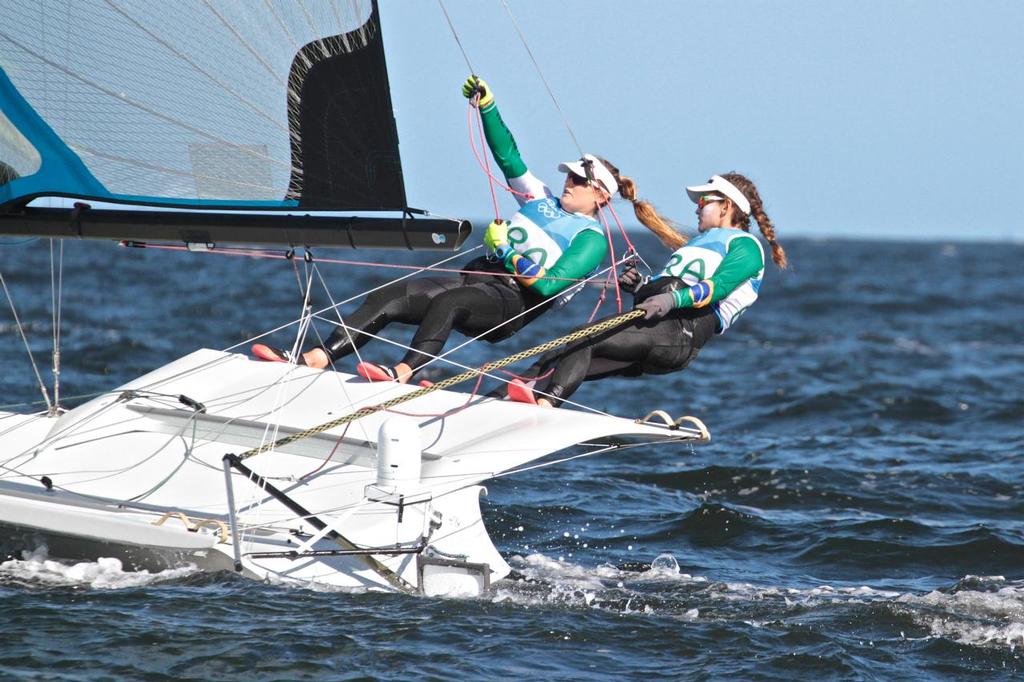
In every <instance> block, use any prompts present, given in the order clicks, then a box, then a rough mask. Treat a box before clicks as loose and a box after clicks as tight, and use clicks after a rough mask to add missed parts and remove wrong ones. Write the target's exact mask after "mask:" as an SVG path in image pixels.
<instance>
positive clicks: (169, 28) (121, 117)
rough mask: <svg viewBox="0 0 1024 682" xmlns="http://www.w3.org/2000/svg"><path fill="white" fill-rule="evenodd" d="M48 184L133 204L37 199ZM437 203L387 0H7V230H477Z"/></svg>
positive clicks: (454, 239)
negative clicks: (395, 106)
mask: <svg viewBox="0 0 1024 682" xmlns="http://www.w3.org/2000/svg"><path fill="white" fill-rule="evenodd" d="M44 196H56V197H69V198H72V199H75V200H82V201H86V202H113V203H115V204H130V205H132V206H131V207H130V208H131V209H132V212H131V215H130V216H128V217H123V216H122V217H117V216H114V215H113V213H111V212H110V209H106V210H101V209H99V208H90V209H88V210H83V209H81V208H80V209H79V210H78V211H77V212H76V213H75V215H74V217H73V219H72V218H70V217H69V214H68V213H67V211H65V212H64V213H63V214H61V213H59V212H55V211H56V209H50V210H42V209H37V208H34V207H31V206H28V204H29V202H30V201H32V200H33V199H36V198H38V197H44ZM140 207H153V208H156V209H161V210H148V211H147V210H139V209H140ZM126 208H128V207H126ZM163 209H179V210H181V209H189V210H191V211H211V210H218V211H236V212H246V211H259V212H267V211H272V212H273V211H276V212H280V213H281V214H280V215H275V216H272V217H270V218H267V217H266V216H260V217H254V218H253V220H252V221H248V222H247V219H245V218H239V216H238V215H236V216H234V217H233V218H231V219H227V218H225V219H219V218H216V217H211V215H210V214H206V215H203V216H196V215H192V214H190V213H189V211H180V212H176V211H167V210H163ZM289 211H292V212H294V211H302V215H301V216H297V215H291V214H287V213H286V212H289ZM328 211H332V212H338V211H346V212H356V211H358V212H364V211H391V212H397V213H399V214H400V215H399V216H398V217H378V216H361V217H358V218H355V217H352V216H345V217H344V218H338V217H337V216H330V215H319V214H318V213H319V212H328ZM114 212H115V213H116V209H115V210H114ZM423 214H424V212H423V211H418V210H416V209H411V208H409V207H408V206H407V205H406V195H405V188H404V180H403V177H402V167H401V159H400V156H399V151H398V134H397V130H396V128H395V122H394V115H393V111H392V106H391V98H390V89H389V84H388V77H387V67H386V63H385V57H384V48H383V40H382V37H381V32H380V21H379V16H378V10H377V5H376V2H371V3H367V2H365V0H364V1H363V2H360V1H358V0H348V1H339V2H334V1H331V2H322V3H313V4H311V5H309V6H306V5H305V4H303V3H294V2H290V1H286V0H272V1H270V2H266V3H260V4H257V3H250V2H228V3H207V2H202V1H201V0H183V1H181V2H175V3H163V2H159V3H157V2H152V1H147V0H134V1H128V2H122V3H119V4H117V5H114V4H113V3H101V2H91V1H83V0H11V1H10V2H8V3H5V20H4V23H3V25H2V26H0V231H2V232H5V233H8V234H41V235H49V236H81V237H99V238H123V239H157V238H159V239H168V238H170V239H181V240H183V241H190V240H191V241H207V242H219V241H235V242H237V241H242V242H261V243H267V242H270V243H278V242H279V243H282V244H291V245H303V244H306V243H307V242H306V241H303V240H309V241H310V242H312V243H316V244H330V245H340V246H383V247H387V246H394V247H402V248H443V249H452V248H456V247H457V246H458V245H460V244H461V243H462V241H463V240H464V239H465V237H466V236H467V235H468V233H469V229H470V228H469V225H468V223H466V222H465V221H458V220H444V219H436V218H425V217H422V216H423ZM213 215H214V216H215V215H216V214H213ZM275 221H276V223H277V224H279V226H280V229H279V230H277V231H276V232H275V229H274V227H275ZM341 221H344V222H341ZM367 221H383V222H372V224H371V222H367ZM133 222H134V223H136V224H137V227H135V228H133V227H132V226H131V225H132V223H133ZM218 222H222V223H223V224H224V226H223V228H221V229H218ZM249 222H251V223H252V224H253V229H251V230H246V228H245V226H246V224H248V223H249ZM353 227H355V228H357V229H356V230H355V232H353ZM257 228H258V229H257ZM360 235H361V238H359V239H357V236H360ZM370 235H372V237H370ZM371 242H372V243H371ZM310 245H311V244H310Z"/></svg>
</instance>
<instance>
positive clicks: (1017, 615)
mask: <svg viewBox="0 0 1024 682" xmlns="http://www.w3.org/2000/svg"><path fill="white" fill-rule="evenodd" d="M783 243H784V244H785V246H786V247H787V250H788V252H789V255H790V259H791V261H792V268H791V269H790V270H789V271H787V272H784V273H780V272H779V271H778V270H777V269H774V268H773V267H771V266H769V270H768V272H767V274H766V278H765V284H764V287H763V290H762V297H761V299H760V300H759V301H758V303H757V305H756V306H755V307H754V308H753V309H752V310H751V311H749V312H748V313H747V315H746V316H745V317H744V318H743V320H742V321H740V322H739V323H738V324H737V326H736V327H735V328H734V329H732V330H730V332H729V334H727V335H726V336H724V337H720V338H715V339H713V340H712V341H711V342H710V343H709V345H708V346H707V347H706V348H705V349H704V351H703V352H702V353H701V356H700V358H699V359H698V360H697V361H696V362H695V363H694V365H692V366H691V367H690V368H689V369H687V370H686V371H685V372H682V373H678V374H674V375H669V376H662V377H647V378H643V379H633V380H625V379H622V380H607V381H602V382H596V383H591V384H586V385H584V387H583V388H582V389H581V390H580V391H579V392H578V393H577V394H576V399H578V400H579V401H580V402H583V403H586V404H588V405H593V406H595V407H599V408H601V409H605V410H609V411H612V412H616V413H619V414H622V415H624V416H640V413H641V412H645V411H648V410H651V409H657V408H661V409H666V410H668V411H670V412H672V413H674V414H682V413H687V414H693V415H696V416H698V417H700V418H701V419H703V420H704V421H705V423H706V424H707V425H708V427H709V428H710V430H711V432H712V437H713V440H712V441H711V442H710V443H709V444H706V445H703V446H698V447H696V448H689V447H685V446H682V447H681V446H673V447H660V448H659V447H648V448H643V449H637V450H629V451H626V452H622V453H617V454H614V453H613V454H608V455H603V456H599V457H593V458H587V459H581V460H576V461H573V462H569V463H564V464H559V465H556V466H551V467H547V468H542V469H537V470H533V471H528V472H525V473H523V474H521V475H519V476H515V477H508V478H503V479H499V480H496V481H493V482H491V483H490V484H489V486H488V488H489V496H488V497H486V498H485V499H484V515H485V520H486V522H487V525H488V527H489V528H490V530H491V533H492V536H493V538H494V539H495V542H496V544H497V546H498V548H499V549H500V550H501V551H502V552H503V554H504V555H505V556H506V557H507V558H508V560H509V561H510V563H511V564H512V565H513V566H514V567H515V573H514V576H513V578H512V579H510V580H506V581H503V582H501V583H499V584H497V585H496V586H495V588H494V590H493V592H492V593H490V594H488V595H486V596H484V597H481V598H477V599H430V598H422V597H410V596H404V595H391V594H373V593H366V594H351V593H339V592H330V591H317V590H313V589H304V588H298V587H281V586H275V585H267V584H261V583H257V582H251V581H247V580H244V579H241V578H238V577H236V576H234V575H227V574H224V575H209V574H200V573H196V572H195V571H193V570H191V569H189V568H187V567H186V568H182V569H176V570H173V571H166V572H163V573H158V574H150V573H146V572H131V571H125V570H123V568H122V566H120V564H118V563H117V561H116V560H112V559H100V560H99V561H97V562H90V563H84V564H76V565H68V564H60V563H57V562H55V561H52V560H50V559H48V558H47V557H45V556H44V555H41V554H38V553H37V554H32V553H28V554H20V553H19V554H16V555H14V556H9V557H0V677H5V678H20V679H47V680H50V679H66V680H87V679H147V680H161V679H166V680H171V679H174V680H180V679H194V680H209V679H239V678H243V677H244V678H246V679H256V680H277V679H280V680H295V679H364V678H366V679H369V678H377V679H419V678H426V679H447V678H482V679H497V678H509V677H520V678H524V679H570V678H578V677H583V676H586V677H587V678H589V679H619V678H625V677H628V678H666V677H667V678H685V679H752V680H753V679H758V680H761V679H764V680H790V679H793V678H801V679H803V678H812V677H813V678H821V679H879V680H901V679H907V680H910V679H943V678H945V679H973V678H977V679H986V680H987V679H1016V678H1019V677H1020V676H1021V675H1022V674H1024V660H1022V657H1021V656H1022V653H1021V650H1022V648H1024V523H1022V519H1024V496H1022V487H1024V466H1022V464H1024V428H1022V422H1024V419H1022V418H1024V344H1022V343H1021V340H1020V334H1021V332H1022V329H1024V326H1022V322H1024V291H1022V289H1021V287H1020V286H1019V281H1020V274H1019V273H1020V263H1021V261H1022V259H1024V245H1019V244H1018V245H998V246H997V245H991V244H966V243H955V244H954V243H948V244H947V243H897V242H866V241H865V242H857V241H830V240H820V241H817V240H814V241H812V240H795V239H794V240H784V242H783ZM639 245H640V249H641V252H642V253H643V254H644V256H645V257H647V259H648V260H649V261H650V262H652V263H657V262H660V261H663V260H664V253H663V252H662V251H660V250H659V247H658V246H657V244H656V243H654V242H652V241H650V240H641V241H640V242H639ZM54 254H55V255H56V254H59V251H55V252H54ZM316 256H317V257H318V258H319V259H323V260H326V259H332V258H333V259H358V260H381V259H384V258H386V259H387V262H390V263H418V264H426V263H429V262H432V261H433V260H436V259H437V258H438V256H436V255H431V254H399V255H397V256H396V255H395V254H394V253H375V252H348V251H330V252H328V251H318V252H317V253H316ZM63 259H64V268H63V276H62V280H61V283H62V288H63V292H62V306H61V347H62V350H63V367H62V370H63V371H62V392H63V393H62V394H63V395H64V396H65V397H66V402H67V403H68V404H74V403H75V402H76V400H80V399H78V398H76V397H75V396H81V395H86V394H89V393H91V392H93V391H100V390H105V389H109V388H112V387H114V386H116V385H118V384H121V383H123V382H125V381H128V380H129V379H132V378H134V377H135V376H138V375H139V374H141V373H143V372H146V371H148V370H150V369H152V368H153V367H156V366H158V365H161V364H163V363H165V362H167V361H169V360H171V359H173V358H175V357H178V356H180V355H183V354H185V353H188V352H190V351H192V350H194V349H196V348H198V347H201V346H209V347H214V348H226V347H229V346H232V345H234V344H237V343H239V342H241V341H243V340H245V339H246V338H248V337H250V336H252V335H254V334H257V333H259V332H261V331H264V330H266V329H269V328H273V327H276V326H277V325H279V324H282V323H284V322H287V321H288V320H290V319H292V318H293V317H294V316H295V314H296V313H297V311H298V307H299V304H300V295H299V288H298V285H297V280H296V274H295V270H294V269H293V264H292V263H291V262H288V261H283V260H275V259H260V260H256V259H250V258H240V257H229V256H218V255H210V254H188V253H177V252H164V251H155V250H134V249H120V248H118V247H116V246H113V245H110V244H105V243H67V244H66V245H65V247H64V252H63ZM50 262H51V249H50V244H49V242H46V241H35V242H23V241H17V240H7V241H6V242H4V245H3V246H0V272H2V273H3V275H4V278H5V281H6V282H7V285H8V287H9V288H10V290H11V293H12V295H13V296H14V300H15V302H16V304H17V306H18V307H17V309H18V313H19V315H20V316H21V318H22V320H23V322H25V323H26V332H27V334H28V337H29V340H30V343H31V345H32V348H33V349H34V351H35V355H36V358H37V361H38V362H39V363H40V371H42V372H44V376H45V372H46V369H47V367H48V364H49V347H50V343H51V340H52V336H53V312H52V296H51V279H52V275H51V269H50ZM456 262H458V261H456ZM294 267H298V268H299V270H300V271H301V269H302V267H303V266H302V264H301V263H299V264H295V265H294ZM319 270H320V272H322V273H323V275H324V278H325V281H326V282H327V283H328V284H329V286H330V294H331V296H333V297H334V298H336V299H340V298H345V297H348V296H352V295H355V294H357V293H358V292H360V291H362V290H365V289H367V288H369V287H371V286H376V285H378V284H380V283H381V282H383V281H385V280H386V279H387V278H389V277H393V276H395V275H396V274H400V271H395V270H385V269H381V268H374V267H365V266H355V265H339V264H329V263H322V264H321V265H320V266H319ZM596 296H597V291H596V290H591V291H588V292H586V293H585V294H582V295H581V296H580V297H578V299H577V300H576V301H574V302H573V304H572V305H571V306H570V307H569V308H567V309H566V312H565V314H559V315H550V316H547V317H542V318H540V319H539V320H538V321H537V322H535V323H534V324H533V325H532V326H531V327H528V328H527V329H525V330H524V331H523V332H521V333H520V334H519V335H517V336H515V337H513V338H512V339H510V340H508V341H505V342H503V343H501V344H500V345H497V346H493V345H486V344H473V345H471V346H470V347H468V348H467V349H465V351H464V352H460V355H459V356H458V359H459V360H460V361H463V362H467V363H470V364H476V363H482V362H484V361H487V360H490V359H494V358H497V357H502V356H504V355H506V354H509V353H511V352H514V351H516V350H519V349H521V348H524V347H527V346H530V345H533V344H535V343H538V342H541V341H543V340H546V339H548V338H551V337H554V336H557V335H559V334H561V333H563V332H564V331H566V330H568V329H569V328H570V327H572V326H574V325H576V324H579V323H580V322H582V321H584V320H585V319H586V318H587V316H588V315H589V314H590V312H591V309H592V307H593V304H594V301H595V298H596ZM326 302H327V296H326V294H324V293H323V292H322V291H321V292H320V293H319V294H318V300H317V303H318V304H326ZM610 305H611V304H610V303H606V304H605V307H604V308H603V310H604V311H606V312H612V310H613V308H611V307H610ZM0 331H2V335H0V343H2V348H3V350H4V352H3V353H2V356H0V370H2V371H0V390H2V393H0V395H2V398H0V401H2V402H3V403H5V404H6V405H13V404H20V403H26V402H29V401H34V400H38V399H39V392H38V389H37V388H36V386H35V382H34V378H33V377H34V375H33V374H32V370H31V366H30V365H29V363H28V360H27V356H26V353H25V351H24V348H23V345H22V342H21V340H20V337H19V336H17V334H16V331H15V326H14V324H13V319H12V317H11V315H10V312H9V310H8V309H7V308H6V307H5V308H4V311H3V313H0ZM393 336H394V338H396V339H400V340H404V339H408V332H407V331H402V330H398V329H396V330H395V333H394V335H393ZM273 338H274V340H276V341H278V342H280V343H286V342H287V341H288V337H287V335H286V333H284V332H282V333H279V334H278V335H276V336H275V337H273ZM373 348H374V347H373V346H368V347H367V355H368V356H369V357H372V358H379V359H381V360H382V361H388V360H395V359H396V358H397V356H398V353H399V352H398V351H397V350H395V349H392V348H390V347H387V346H384V345H383V344H382V345H380V346H378V347H377V350H376V351H374V350H373ZM444 374H445V372H444V371H441V370H438V371H432V377H431V378H436V377H437V376H443V375H444ZM6 409H19V410H30V409H38V405H35V406H25V405H21V406H19V407H16V408H15V407H7V408H6ZM523 437H524V438H529V434H528V433H524V434H523Z"/></svg>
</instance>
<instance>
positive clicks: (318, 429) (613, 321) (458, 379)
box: [238, 310, 644, 460]
mask: <svg viewBox="0 0 1024 682" xmlns="http://www.w3.org/2000/svg"><path fill="white" fill-rule="evenodd" d="M643 316H644V311H643V310H631V311H629V312H628V313H623V314H621V315H616V316H615V317H610V318H608V319H607V320H604V321H602V322H598V323H597V324H592V325H590V326H588V327H584V328H583V329H578V330H576V331H574V332H572V333H570V334H566V335H565V336H560V337H559V338H557V339H552V340H551V341H548V342H546V343H542V344H540V345H539V346H534V347H533V348H527V349H526V350H523V351H520V352H518V353H516V354H514V355H510V356H508V357H506V358H502V359H500V360H494V361H492V362H488V363H487V364H485V365H483V366H481V367H479V368H477V369H471V370H469V371H466V372H463V373H462V374H457V375H455V376H453V377H449V378H447V379H444V380H442V381H439V382H437V383H436V384H434V385H432V386H430V387H427V388H420V389H417V390H415V391H413V392H412V393H406V394H405V395H401V396H397V397H395V398H392V399H391V400H387V401H385V402H382V403H378V404H376V405H370V406H369V407H363V408H360V409H358V410H356V411H355V412H352V413H351V414H347V415H345V416H343V417H338V418H337V419H333V420H331V421H329V422H325V423H323V424H320V425H319V426H314V427H312V428H309V429H306V430H305V431H300V432H298V433H294V434H292V435H290V436H285V437H284V438H281V439H279V440H276V441H274V442H273V443H269V444H267V445H261V446H260V447H257V448H253V449H251V450H247V451H246V452H243V453H242V454H240V455H238V459H239V460H243V459H248V458H249V457H254V456H256V455H259V454H262V453H264V452H269V451H271V450H274V449H275V448H279V447H281V446H284V445H287V444H289V443H294V442H295V441H297V440H302V439H303V438H308V437H309V436H315V435H316V434H318V433H323V432H324V431H327V430H329V429H333V428H335V427H337V426H342V425H344V424H348V423H351V422H354V421H356V420H358V419H362V418H363V417H368V416H370V415H371V414H376V413H377V412H382V411H384V410H387V409H389V408H392V407H395V406H396V405H401V404H402V403H406V402H409V401H410V400H415V399H416V398H419V397H420V396H424V395H427V394H428V393H433V392H434V391H440V390H442V389H446V388H448V387H450V386H454V385H455V384H459V383H462V382H463V381H467V380H469V379H474V378H476V377H478V376H480V375H482V374H485V373H487V372H491V371H493V370H496V369H501V368H502V367H506V366H508V365H511V364H513V363H516V362H519V361H520V360H525V359H526V358H531V357H533V356H535V355H540V354H541V353H546V352H547V351H549V350H553V349H555V348H558V347H559V346H563V345H565V344H567V343H572V342H573V341H577V340H579V339H582V338H585V337H587V336H593V335H595V334H600V333H601V332H605V331H608V330H609V329H614V328H616V327H619V326H621V325H623V324H626V323H627V322H631V321H633V320H638V319H640V318H642V317H643Z"/></svg>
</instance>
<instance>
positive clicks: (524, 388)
mask: <svg viewBox="0 0 1024 682" xmlns="http://www.w3.org/2000/svg"><path fill="white" fill-rule="evenodd" d="M508 399H509V400H512V401H515V402H517V403H529V404H530V405H536V404H537V398H536V397H535V396H534V395H533V389H532V388H530V387H529V386H528V385H527V384H526V382H525V381H522V380H520V379H513V380H512V381H510V382H508Z"/></svg>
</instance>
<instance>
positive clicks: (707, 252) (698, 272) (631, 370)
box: [524, 228, 764, 405]
mask: <svg viewBox="0 0 1024 682" xmlns="http://www.w3.org/2000/svg"><path fill="white" fill-rule="evenodd" d="M763 277H764V250H763V249H762V248H761V243H760V242H759V241H758V240H757V238H756V237H754V236H753V235H751V234H749V233H747V232H744V231H742V230H739V229H735V228H713V229H710V230H708V231H707V232H704V233H703V234H701V235H699V236H697V237H695V238H694V239H693V240H691V241H690V242H689V243H687V244H686V245H685V246H683V247H681V248H679V249H677V250H676V251H675V252H674V253H673V254H672V256H671V257H670V258H669V261H668V264H667V265H665V267H664V269H662V271H661V272H659V273H658V274H657V275H655V276H654V277H653V278H652V279H651V280H650V282H648V283H647V284H645V285H644V286H643V287H641V288H640V289H638V290H637V291H636V293H635V294H634V297H635V302H636V303H640V302H641V301H643V300H645V299H647V298H650V297H651V296H654V295H656V294H661V293H667V292H672V293H673V297H674V298H675V308H674V309H673V310H671V311H670V312H669V314H668V315H666V316H665V317H664V318H662V319H660V320H658V321H657V322H653V323H652V322H645V321H643V320H641V321H639V322H634V323H632V324H630V325H628V326H625V327H621V328H618V329H612V330H610V331H608V332H606V333H604V334H602V335H601V336H598V337H594V338H588V339H583V340H581V341H579V342H577V343H576V344H572V345H570V346H569V347H567V348H564V349H560V350H558V351H553V352H551V353H549V354H547V355H545V356H543V357H542V358H541V359H540V361H539V362H538V363H537V364H536V365H534V366H533V367H532V368H530V370H529V371H528V372H527V375H526V377H524V378H531V377H532V378H534V380H535V382H536V383H535V384H534V385H533V388H534V390H535V391H537V392H541V393H545V394H548V395H546V396H544V397H548V399H549V400H551V402H552V404H555V405H557V404H559V403H560V402H561V400H562V399H564V398H568V397H569V396H570V395H572V394H573V393H574V392H575V391H576V389H577V388H579V386H580V384H581V383H583V382H584V381H590V380H594V379H600V378H603V377H608V376H639V375H641V374H667V373H669V372H675V371H679V370H681V369H683V368H685V367H686V366H687V365H688V364H690V362H692V361H693V359H694V358H696V357H697V354H698V352H699V351H700V349H701V348H702V347H703V346H704V344H705V343H707V341H708V340H709V339H710V338H711V337H712V336H713V335H714V334H716V333H717V334H722V333H724V332H725V331H726V330H727V329H728V328H729V327H731V326H732V325H733V323H735V322H736V320H737V319H739V317H740V316H741V315H742V314H743V313H744V312H745V311H746V310H747V309H748V308H749V307H750V306H751V305H753V303H754V301H755V300H757V295H758V291H759V290H760V288H761V280H762V279H763ZM695 296H696V298H695ZM549 396H551V397H549Z"/></svg>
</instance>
